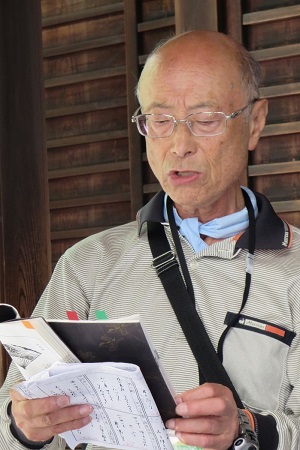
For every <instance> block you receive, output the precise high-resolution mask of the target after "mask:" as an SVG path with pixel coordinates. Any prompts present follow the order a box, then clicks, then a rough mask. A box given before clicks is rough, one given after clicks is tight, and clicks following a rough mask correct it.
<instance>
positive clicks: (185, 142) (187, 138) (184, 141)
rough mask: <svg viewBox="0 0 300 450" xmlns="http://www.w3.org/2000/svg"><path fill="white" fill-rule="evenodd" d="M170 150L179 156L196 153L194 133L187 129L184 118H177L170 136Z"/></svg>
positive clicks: (183, 156)
mask: <svg viewBox="0 0 300 450" xmlns="http://www.w3.org/2000/svg"><path fill="white" fill-rule="evenodd" d="M171 139H172V147H171V152H172V153H173V154H175V155H177V156H179V157H180V158H185V157H187V156H189V155H192V154H194V153H196V151H197V147H196V142H195V139H194V135H193V134H192V132H191V130H190V129H189V127H188V125H187V123H186V120H177V121H176V124H175V127H174V131H173V134H172V136H171Z"/></svg>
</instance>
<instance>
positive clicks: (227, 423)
mask: <svg viewBox="0 0 300 450" xmlns="http://www.w3.org/2000/svg"><path fill="white" fill-rule="evenodd" d="M175 400H176V403H177V406H176V413H177V414H178V415H179V416H181V417H180V418H174V419H170V420H168V421H167V423H166V426H167V428H169V429H171V430H175V434H176V436H177V437H178V439H180V441H182V442H183V443H184V444H186V445H192V446H196V447H202V448H203V449H205V450H227V449H228V448H230V446H231V445H232V443H233V441H234V439H235V438H237V436H238V432H239V420H238V410H237V406H236V403H235V400H234V398H233V395H232V393H231V391H230V389H228V388H227V387H225V386H223V385H221V384H214V383H205V384H203V385H201V386H199V387H197V388H195V389H191V390H189V391H186V392H184V393H183V394H181V395H178V396H177V397H176V398H175Z"/></svg>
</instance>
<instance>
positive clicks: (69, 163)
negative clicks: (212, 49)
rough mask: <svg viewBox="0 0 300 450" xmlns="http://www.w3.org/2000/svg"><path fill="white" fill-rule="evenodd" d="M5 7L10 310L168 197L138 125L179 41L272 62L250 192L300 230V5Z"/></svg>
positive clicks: (4, 252) (4, 226)
mask: <svg viewBox="0 0 300 450" xmlns="http://www.w3.org/2000/svg"><path fill="white" fill-rule="evenodd" d="M40 7H41V15H42V25H40V16H39V14H40V10H39V8H40ZM0 8H1V9H0V13H1V14H0V20H1V30H0V33H1V38H2V39H1V47H0V61H1V67H4V69H5V70H3V69H2V70H1V80H0V83H1V84H0V126H1V130H0V131H1V133H0V144H1V150H0V152H1V160H0V172H1V183H0V196H1V198H0V200H1V203H0V207H1V211H0V213H1V215H2V218H3V220H2V222H1V224H0V230H1V241H0V256H1V263H2V266H1V267H2V269H1V271H0V277H1V295H2V299H1V301H11V302H12V303H13V304H15V305H16V306H17V307H21V313H24V314H27V313H28V312H29V311H31V310H32V309H33V307H34V305H35V302H36V300H37V298H38V296H39V295H40V293H41V291H42V289H43V288H44V287H45V285H46V282H47V280H48V278H49V276H50V273H51V270H52V268H53V267H54V265H55V263H56V261H57V259H58V258H59V256H60V255H61V254H62V253H63V252H64V251H65V250H66V249H67V248H68V247H70V246H71V245H72V244H74V243H75V242H77V241H79V240H80V239H82V238H84V237H86V236H88V235H90V234H92V233H94V232H97V231H100V230H103V229H106V228H109V227H113V226H115V225H119V224H122V223H124V222H127V221H129V220H132V219H134V217H135V214H136V212H137V210H138V209H139V208H140V207H141V206H142V205H143V204H144V203H145V202H146V201H147V200H149V199H150V197H151V196H153V194H154V193H155V192H156V191H157V190H158V189H159V186H158V183H157V180H156V179H155V178H154V176H153V175H152V173H151V171H150V170H149V168H148V164H147V159H146V154H145V148H144V141H143V139H142V138H141V137H140V136H139V134H138V133H137V130H136V129H135V126H134V125H133V124H132V123H131V120H130V118H131V115H132V113H133V112H134V110H135V109H136V107H137V102H136V99H135V95H134V87H135V85H136V82H137V79H138V76H139V73H140V70H141V68H142V65H143V63H144V61H145V58H146V55H147V54H148V53H149V52H150V51H151V50H152V48H153V47H154V46H155V45H156V43H157V42H158V41H159V40H160V39H162V38H165V37H168V36H170V35H172V34H174V33H177V34H178V33H180V32H183V31H186V30H190V29H214V30H219V31H222V32H225V33H228V34H230V35H232V36H234V37H235V38H237V39H238V40H240V41H241V42H243V43H244V44H245V46H246V47H247V48H248V49H249V50H250V51H251V52H253V55H254V56H255V57H256V58H257V59H258V60H259V61H260V62H261V65H262V69H263V88H262V95H263V96H266V97H267V98H268V99H269V104H270V113H269V119H268V124H267V127H266V129H265V131H264V134H263V138H262V139H261V142H260V143H259V146H258V148H257V150H256V152H254V153H252V154H251V159H250V160H249V173H248V175H249V176H248V177H247V176H246V177H245V180H246V182H247V183H248V184H249V185H250V187H253V188H254V189H257V190H259V191H261V192H263V193H265V194H266V195H267V196H268V197H269V198H270V200H271V201H272V203H273V205H274V207H275V209H276V210H277V211H278V212H279V213H280V214H281V216H282V217H284V218H285V219H286V220H288V221H290V222H291V223H294V224H295V225H298V226H300V179H299V178H300V175H299V174H300V150H299V148H300V145H299V144H300V106H299V105H300V101H299V94H300V4H299V0H297V1H296V0H234V1H233V0H222V1H220V0H125V1H118V0H30V1H23V2H19V0H9V1H7V0H0ZM37 30H38V32H37ZM35 33H37V34H35ZM41 39H42V43H41ZM39 45H40V47H39ZM41 48H42V50H43V54H42V55H41V54H40V53H39V52H40V50H41ZM39 49H40V50H39ZM41 60H42V62H43V70H42V69H41V65H40V62H41ZM3 61H4V62H5V63H4V65H3ZM43 76H44V80H42V77H43ZM41 82H42V83H43V92H42V94H41V91H40V90H39V87H40V84H41ZM44 103H45V117H44V107H43V104H44ZM7 112H8V114H7ZM44 118H45V121H43V119H44ZM44 125H45V136H46V149H47V161H46V160H45V153H44V148H45V140H44ZM45 174H46V175H45ZM48 191H49V196H48ZM49 215H50V221H49V220H48V219H49ZM49 223H50V225H49ZM49 231H50V233H49ZM50 238H51V241H50ZM50 253H51V257H52V262H51V263H50V262H49V255H50ZM0 376H1V372H0Z"/></svg>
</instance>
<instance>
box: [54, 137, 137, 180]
mask: <svg viewBox="0 0 300 450" xmlns="http://www.w3.org/2000/svg"><path fill="white" fill-rule="evenodd" d="M118 163H119V164H129V163H128V143H127V139H126V138H123V139H114V140H103V141H97V142H92V143H86V142H85V143H83V144H82V145H73V146H72V145H70V146H68V147H63V148H60V147H58V148H51V149H49V151H48V169H49V178H50V179H51V178H54V177H55V173H54V172H55V171H56V172H58V173H57V176H58V177H60V176H61V175H60V171H64V170H69V171H71V172H72V170H75V171H80V169H81V168H82V172H83V173H87V171H88V170H89V171H93V170H94V169H93V168H95V172H96V171H98V170H99V171H100V168H99V166H100V167H102V166H103V165H104V166H105V167H107V171H109V165H110V164H118ZM123 167H125V166H123ZM105 170H106V169H105V168H104V171H105ZM77 173H78V172H77Z"/></svg>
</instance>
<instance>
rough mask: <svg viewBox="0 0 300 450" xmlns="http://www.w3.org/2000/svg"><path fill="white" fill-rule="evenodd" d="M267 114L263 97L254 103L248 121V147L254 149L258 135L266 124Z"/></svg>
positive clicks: (266, 105)
mask: <svg viewBox="0 0 300 450" xmlns="http://www.w3.org/2000/svg"><path fill="white" fill-rule="evenodd" d="M267 114H268V100H266V99H265V98H263V99H261V100H258V101H257V102H255V103H254V105H253V107H252V111H251V117H250V121H249V144H248V149H249V150H250V151H251V150H254V149H255V148H256V146H257V143H258V141H259V138H260V135H261V132H262V130H263V129H264V126H265V124H266V117H267Z"/></svg>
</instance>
